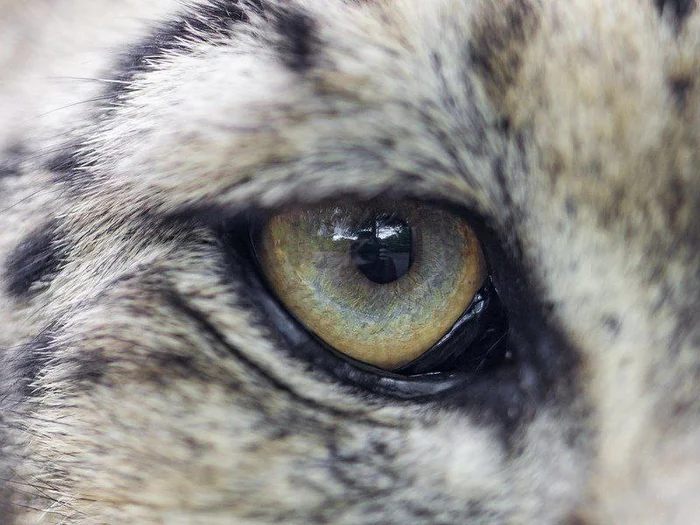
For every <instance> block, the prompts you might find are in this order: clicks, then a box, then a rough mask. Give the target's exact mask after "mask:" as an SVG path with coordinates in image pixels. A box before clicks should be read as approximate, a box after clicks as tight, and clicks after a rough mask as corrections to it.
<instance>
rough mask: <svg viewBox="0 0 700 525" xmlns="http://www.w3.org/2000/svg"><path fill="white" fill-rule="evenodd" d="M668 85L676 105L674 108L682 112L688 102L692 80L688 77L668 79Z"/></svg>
mask: <svg viewBox="0 0 700 525" xmlns="http://www.w3.org/2000/svg"><path fill="white" fill-rule="evenodd" d="M668 85H669V88H670V90H671V95H672V96H673V101H674V102H675V103H676V107H677V108H678V109H679V110H683V108H685V106H686V103H687V101H688V94H689V93H690V90H691V88H692V87H693V81H692V79H691V78H690V77H688V76H679V77H677V78H670V79H669V80H668Z"/></svg>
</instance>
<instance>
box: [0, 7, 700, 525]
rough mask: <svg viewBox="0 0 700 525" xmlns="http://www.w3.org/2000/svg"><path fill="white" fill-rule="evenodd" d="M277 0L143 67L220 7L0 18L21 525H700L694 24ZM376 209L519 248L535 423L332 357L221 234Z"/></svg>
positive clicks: (9, 329)
mask: <svg viewBox="0 0 700 525" xmlns="http://www.w3.org/2000/svg"><path fill="white" fill-rule="evenodd" d="M260 3H261V4H262V9H259V6H258V5H257V4H258V3H256V2H236V1H234V0H231V1H230V2H229V3H228V6H229V7H230V11H231V12H233V11H234V9H235V10H236V13H239V10H242V11H240V13H242V16H237V17H236V20H233V17H232V20H231V22H230V23H228V22H227V23H224V24H219V23H218V22H217V23H216V24H213V23H210V22H211V21H207V19H206V17H204V18H202V17H199V18H197V19H196V20H199V21H200V22H201V21H204V22H203V24H198V23H193V24H189V25H187V26H184V29H183V28H182V27H181V28H180V29H179V31H180V33H178V34H179V35H180V37H181V38H179V39H176V40H174V41H173V42H174V43H173V45H172V46H170V47H167V48H164V49H160V50H159V52H158V54H157V56H155V55H153V56H152V57H151V59H150V60H146V61H144V62H139V63H138V64H137V65H136V66H134V65H133V64H132V66H131V69H129V70H128V72H127V73H128V74H126V73H125V71H124V69H123V68H124V67H125V64H126V62H124V59H123V56H124V54H125V53H126V54H129V53H132V55H133V54H134V53H136V49H137V46H138V45H142V44H143V42H145V41H146V40H147V39H148V38H149V35H151V34H152V33H153V32H154V31H164V29H163V27H164V24H165V25H166V26H168V27H171V28H172V24H173V23H174V21H177V20H180V19H182V18H183V17H187V16H189V14H191V13H192V12H195V11H197V10H199V12H204V11H201V5H206V6H209V7H210V8H211V7H212V6H213V5H216V6H218V7H219V8H221V6H222V5H224V4H225V2H223V3H222V2H212V3H203V2H199V3H196V4H195V3H194V2H191V1H189V0H187V1H182V2H180V1H177V0H159V1H158V2H132V1H126V0H125V1H110V0H99V1H97V0H71V1H68V2H62V3H54V2H46V1H43V0H30V1H27V2H19V1H14V0H11V1H9V2H5V3H4V4H3V5H1V6H0V49H1V50H2V53H1V54H0V64H2V70H1V71H2V73H0V75H1V76H0V174H2V176H1V177H0V195H1V196H2V205H0V215H1V217H2V219H1V220H2V226H3V227H2V231H0V264H1V265H2V268H3V269H4V270H3V271H4V272H5V281H4V285H3V290H2V291H1V292H0V326H2V327H3V330H2V331H0V347H1V348H2V349H3V353H2V370H1V372H0V374H1V376H0V379H1V381H0V384H1V385H2V390H3V391H2V396H0V399H1V404H2V407H3V408H2V419H1V420H0V428H1V429H2V442H0V443H1V444H2V453H3V456H2V458H3V462H2V463H3V464H4V468H3V469H2V478H3V479H4V481H5V483H4V487H5V489H4V490H3V493H5V494H6V497H5V498H4V501H5V504H4V505H3V506H0V512H3V513H5V516H4V521H3V523H10V522H12V523H18V524H28V523H37V522H40V523H70V524H85V525H87V524H98V523H99V524H101V523H110V524H117V523H172V524H180V523H183V524H184V523H188V524H217V523H222V524H223V523H240V524H244V525H262V524H266V523H309V524H321V523H338V524H370V523H383V524H404V523H426V524H428V523H429V524H464V523H474V524H480V523H481V524H486V523H488V524H493V523H511V524H516V523H522V524H525V523H543V524H556V523H581V524H583V523H585V524H590V525H594V524H604V523H640V524H671V523H672V524H687V523H696V522H700V507H699V506H698V505H697V494H698V493H700V352H699V349H700V348H699V347H700V322H699V321H700V319H699V316H698V308H697V306H698V304H700V279H699V278H698V277H699V276H700V255H699V253H700V250H699V249H698V248H699V247H700V233H699V231H700V230H699V229H698V226H697V224H698V220H699V219H700V217H699V216H698V209H700V178H699V173H698V166H700V147H698V146H699V144H700V14H699V13H698V11H697V9H693V8H688V9H687V10H686V9H685V8H684V10H682V11H679V10H676V11H673V10H671V9H670V8H669V9H666V8H664V9H662V10H661V14H660V13H659V9H657V6H656V5H655V4H658V2H656V3H655V2H652V1H651V0H649V1H648V2H647V1H643V0H624V1H620V2H604V1H602V0H543V1H535V0H532V1H530V0H507V1H503V2H501V1H495V0H474V1H463V0H391V1H389V0H386V1H366V2H344V1H341V0H292V1H288V2H286V1H282V0H264V1H262V2H260ZM684 5H685V4H684ZM689 5H690V4H689ZM240 13H239V14H240ZM290 13H291V14H290ZM680 14H682V15H683V16H682V17H681V16H680ZM193 20H195V19H193ZM196 20H195V21H196ZM168 24H169V25H168ZM171 32H172V31H171ZM120 68H122V69H121V70H120ZM119 73H122V74H123V75H122V76H121V77H120V76H119ZM90 79H93V80H90ZM378 195H382V196H383V195H390V196H392V197H394V198H418V199H424V200H430V201H437V202H441V203H443V204H444V205H448V206H453V207H456V208H461V209H465V210H468V211H469V212H470V213H472V214H474V215H477V216H480V217H482V218H483V219H484V221H485V222H486V223H487V224H488V226H489V227H490V229H491V230H493V231H494V232H495V233H496V236H497V237H498V239H499V241H498V242H499V243H500V245H501V249H502V252H503V254H504V260H505V259H507V260H508V261H510V263H509V264H511V265H513V266H514V267H515V268H517V269H518V272H520V273H519V275H522V276H523V279H522V281H523V283H513V288H514V289H516V288H517V287H518V286H522V290H528V293H529V295H528V296H527V297H524V298H523V299H522V301H521V302H519V303H517V304H516V303H515V302H513V303H509V305H508V306H509V308H511V309H512V312H510V313H511V314H512V316H513V329H512V331H513V333H512V338H513V341H514V343H513V344H516V345H521V346H522V348H520V350H522V351H523V352H526V351H530V350H531V351H532V352H533V353H534V354H536V355H538V356H544V357H546V359H545V361H544V364H542V365H541V367H540V368H539V369H538V370H539V372H538V374H536V375H533V374H531V373H527V372H526V370H529V369H527V368H523V372H521V374H520V375H519V376H518V380H517V381H515V382H514V384H513V388H514V390H516V391H517V392H518V393H519V394H518V395H522V399H524V401H522V405H520V408H519V411H517V412H513V413H511V412H510V411H509V410H508V408H510V405H509V404H508V403H510V401H508V400H505V398H504V400H503V401H502V403H503V405H501V406H498V403H496V402H493V401H490V402H485V404H479V403H475V402H474V400H470V399H469V398H468V396H465V395H464V393H462V394H460V393H459V392H457V393H453V394H452V397H451V398H450V399H447V398H440V399H437V398H436V399H434V400H421V401H420V402H418V401H397V400H396V399H392V398H388V397H385V396H382V395H377V394H372V393H368V392H363V391H361V390H359V389H358V388H354V387H350V386H348V385H346V384H343V382H342V381H339V380H338V379H337V378H333V377H330V376H328V375H327V374H324V373H323V372H322V371H319V370H315V369H314V368H313V367H312V366H309V365H308V363H306V362H304V361H303V360H300V359H298V358H297V357H295V355H294V354H293V351H292V349H291V348H288V347H285V344H284V342H283V341H281V339H280V338H279V337H277V336H276V333H275V329H274V327H273V326H270V325H269V324H267V323H269V321H268V320H267V319H266V318H265V317H264V316H263V315H262V314H261V313H260V312H259V310H258V309H257V308H256V306H255V305H254V304H252V303H251V301H250V294H251V290H250V289H249V288H248V284H247V282H246V280H245V279H244V278H243V276H242V273H237V270H236V269H235V267H234V269H233V270H232V269H231V266H230V264H229V262H227V260H226V255H225V250H224V249H223V247H222V245H221V242H220V240H219V239H218V238H217V237H216V235H215V234H214V233H212V227H211V226H212V224H214V225H216V221H212V215H213V216H214V217H217V218H225V217H233V216H238V215H240V214H241V213H242V212H244V211H246V210H250V209H256V210H259V209H267V210H275V209H278V208H280V207H282V206H284V205H285V204H288V203H297V204H298V203H301V204H313V203H315V202H319V201H321V200H323V199H328V198H336V199H340V198H348V199H350V198H351V199H354V200H362V199H367V198H372V197H376V196H378ZM204 212H206V213H204ZM174 217H176V219H175V218H174ZM182 217H187V220H183V219H182ZM47 224H51V225H52V226H51V227H52V230H51V231H52V236H51V237H50V239H49V241H48V242H47V241H46V239H43V238H42V239H40V240H41V241H42V242H41V243H35V244H34V245H32V244H31V241H32V238H33V237H32V235H34V233H33V232H37V231H42V228H44V226H45V225H47ZM27 243H29V246H34V247H35V248H36V246H38V248H36V249H35V250H34V251H32V250H28V251H25V252H22V251H21V248H18V247H21V246H25V247H26V246H28V244H27ZM18 250H20V251H18ZM18 253H19V254H20V255H22V257H29V258H34V259H36V258H37V257H39V258H40V257H43V256H50V257H52V258H50V261H51V265H50V271H49V270H47V271H44V269H45V266H46V265H44V266H42V265H41V264H39V265H38V268H39V270H37V271H30V270H34V269H35V267H33V266H23V265H22V264H21V261H22V257H19V258H18ZM23 254H28V255H23ZM33 263H36V261H35V260H34V261H27V265H30V264H33ZM13 265H14V266H13ZM22 270H26V272H25V273H24V274H21V271H22ZM8 272H9V273H8ZM18 272H19V273H20V274H21V275H23V276H24V277H26V276H27V275H31V278H26V279H25V281H22V283H25V284H26V285H27V286H26V287H14V288H13V287H12V282H13V280H12V279H13V278H16V277H17V275H18ZM25 288H26V289H25ZM514 293H515V292H514ZM518 293H520V292H518ZM521 295H522V294H521ZM496 390H497V388H496V387H494V392H495V391H496ZM488 403H492V404H491V405H489V404H488ZM501 412H503V413H504V414H505V415H500V413H501Z"/></svg>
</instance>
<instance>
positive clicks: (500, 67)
mask: <svg viewBox="0 0 700 525" xmlns="http://www.w3.org/2000/svg"><path fill="white" fill-rule="evenodd" d="M484 5H486V6H488V7H485V8H484V9H485V10H486V11H485V12H483V13H481V16H480V17H479V21H478V22H477V24H476V26H475V28H474V33H473V35H474V36H473V38H472V40H471V42H470V43H469V55H470V57H471V60H472V63H473V65H474V69H475V70H476V71H477V73H478V74H479V75H480V76H481V78H482V79H483V81H484V85H485V87H486V89H487V92H488V93H489V95H490V97H491V99H492V101H493V103H494V107H495V108H499V107H501V105H502V103H503V101H504V99H505V96H506V93H507V92H508V91H509V89H510V88H511V87H512V85H513V84H514V82H515V79H516V78H517V75H518V72H519V71H520V66H521V62H522V55H523V52H524V50H525V49H526V43H527V41H528V40H529V39H530V38H532V35H533V34H534V32H535V30H536V28H537V25H538V19H537V13H536V10H535V9H534V7H533V5H532V4H531V3H530V2H529V1H528V0H509V1H508V2H506V3H505V5H504V4H501V3H495V4H484Z"/></svg>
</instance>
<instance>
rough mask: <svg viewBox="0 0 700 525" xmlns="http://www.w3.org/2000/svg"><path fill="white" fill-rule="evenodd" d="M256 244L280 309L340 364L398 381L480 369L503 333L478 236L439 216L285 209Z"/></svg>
mask: <svg viewBox="0 0 700 525" xmlns="http://www.w3.org/2000/svg"><path fill="white" fill-rule="evenodd" d="M253 245H254V251H255V255H256V258H257V260H258V263H259V266H260V269H261V270H262V273H263V274H264V276H265V279H266V280H267V282H268V285H269V286H270V288H271V289H272V291H273V292H274V294H275V295H276V296H277V297H278V299H279V301H280V302H281V303H282V305H283V306H284V307H285V308H286V309H287V310H288V311H289V312H290V313H291V314H292V315H293V316H294V317H296V319H297V320H298V321H299V322H300V323H301V324H303V325H304V326H305V327H306V328H307V330H308V331H309V332H311V333H312V334H313V335H314V336H315V337H316V338H317V339H319V340H320V341H322V342H323V343H324V345H326V347H328V348H329V349H331V351H333V352H335V353H336V354H337V355H339V356H341V357H343V358H345V359H350V360H352V361H355V362H357V363H360V364H363V365H369V366H370V367H374V368H377V369H380V370H382V371H388V372H391V373H396V374H401V375H412V374H422V373H431V372H438V371H444V370H451V369H452V368H454V367H457V366H465V365H468V366H469V367H470V368H472V369H478V368H479V367H480V366H482V365H483V364H484V363H485V362H486V361H487V357H488V356H489V353H490V352H491V350H492V349H493V347H494V346H496V342H497V341H499V340H500V338H501V337H502V335H503V333H504V331H505V328H504V326H505V324H504V322H503V317H502V316H501V315H494V311H498V312H500V307H499V305H498V301H497V297H496V295H495V292H494V291H493V287H492V286H491V285H490V281H489V278H488V271H487V264H486V261H485V258H484V254H483V252H482V248H481V245H480V242H479V239H478V237H477V235H476V233H475V232H474V230H473V229H472V227H471V226H470V224H469V223H468V222H467V221H466V220H464V219H463V218H461V217H459V216H457V215H455V214H452V213H450V212H448V211H445V210H442V209H440V208H436V207H433V206H430V205H427V204H423V203H418V202H412V201H389V200H386V201H379V200H375V201H370V202H365V203H362V204H347V203H330V204H324V205H318V206H314V207H304V208H301V207H300V208H290V209H287V210H284V211H282V212H281V213H278V214H276V215H274V216H272V217H270V218H268V219H267V220H266V221H264V222H263V223H262V224H261V225H260V226H259V231H258V232H257V233H256V234H255V235H254V236H253Z"/></svg>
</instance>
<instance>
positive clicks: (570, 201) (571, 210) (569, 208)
mask: <svg viewBox="0 0 700 525" xmlns="http://www.w3.org/2000/svg"><path fill="white" fill-rule="evenodd" d="M564 209H565V210H566V215H567V216H568V217H569V218H571V219H574V218H576V215H577V214H578V204H576V200H575V199H574V198H573V197H567V198H566V199H565V200H564Z"/></svg>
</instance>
